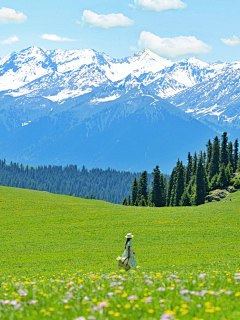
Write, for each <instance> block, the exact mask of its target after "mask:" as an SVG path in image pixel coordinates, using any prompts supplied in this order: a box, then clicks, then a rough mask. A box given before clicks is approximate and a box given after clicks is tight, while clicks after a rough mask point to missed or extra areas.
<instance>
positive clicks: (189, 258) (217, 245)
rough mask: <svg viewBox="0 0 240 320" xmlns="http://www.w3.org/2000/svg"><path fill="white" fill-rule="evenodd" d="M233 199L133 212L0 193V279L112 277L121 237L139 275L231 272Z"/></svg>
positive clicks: (237, 204) (234, 259) (238, 220)
mask: <svg viewBox="0 0 240 320" xmlns="http://www.w3.org/2000/svg"><path fill="white" fill-rule="evenodd" d="M239 196H240V193H239V192H237V193H234V194H231V195H229V196H228V198H227V199H226V200H225V201H226V202H219V203H209V204H205V205H202V206H199V207H179V208H140V207H125V206H120V205H113V204H109V203H106V202H103V201H95V200H84V199H79V198H74V197H70V196H59V195H54V194H49V193H46V192H38V191H32V190H22V189H15V188H6V187H0V217H1V220H0V221H1V223H0V243H1V245H0V255H1V258H0V259H1V264H0V274H1V275H3V274H11V275H22V274H24V275H25V276H27V275H34V274H36V273H41V274H42V275H44V274H46V275H47V274H53V273H55V272H60V271H62V270H64V269H66V270H68V271H70V272H74V271H76V270H79V269H82V270H83V271H84V272H89V271H92V272H96V271H99V268H102V269H103V270H104V271H106V272H111V271H116V266H117V262H116V257H117V256H119V255H121V254H122V253H123V250H124V241H125V238H124V236H125V235H126V233H128V232H131V233H133V234H134V235H135V237H134V239H133V250H134V251H135V252H136V260H137V262H138V265H140V266H141V268H142V269H144V270H145V271H153V272H158V271H161V270H166V269H168V268H173V267H172V266H175V268H177V267H181V270H183V269H184V268H186V270H189V267H191V266H192V267H194V266H198V265H206V266H207V265H209V266H212V265H214V264H216V265H221V264H222V265H226V264H229V265H231V266H234V267H235V266H236V267H237V266H238V264H239V260H240V259H239V253H240V245H239V243H240V232H239V230H240V199H239ZM230 198H231V199H232V201H230Z"/></svg>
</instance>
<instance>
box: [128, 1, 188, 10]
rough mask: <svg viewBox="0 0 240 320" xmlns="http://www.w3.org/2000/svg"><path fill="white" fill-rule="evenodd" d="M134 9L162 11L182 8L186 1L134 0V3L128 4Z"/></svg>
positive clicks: (184, 6)
mask: <svg viewBox="0 0 240 320" xmlns="http://www.w3.org/2000/svg"><path fill="white" fill-rule="evenodd" d="M129 6H130V7H132V8H134V9H140V10H146V11H157V12H162V11H165V10H171V9H175V10H177V9H184V8H186V6H187V5H186V3H184V2H182V1H181V0H134V5H133V4H130V5H129Z"/></svg>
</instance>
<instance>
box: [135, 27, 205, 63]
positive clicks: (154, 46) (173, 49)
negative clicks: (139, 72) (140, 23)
mask: <svg viewBox="0 0 240 320" xmlns="http://www.w3.org/2000/svg"><path fill="white" fill-rule="evenodd" d="M138 45H139V47H140V49H150V50H151V51H153V52H154V53H156V54H158V55H160V56H162V57H166V58H177V57H181V56H184V55H186V54H203V53H208V52H209V51H211V47H210V46H209V45H207V44H205V43H204V42H202V41H201V40H198V39H197V38H195V37H184V36H180V37H176V38H160V37H158V36H155V35H154V34H153V33H151V32H146V31H143V32H142V33H141V35H140V39H139V41H138Z"/></svg>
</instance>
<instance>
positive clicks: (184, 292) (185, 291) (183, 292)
mask: <svg viewBox="0 0 240 320" xmlns="http://www.w3.org/2000/svg"><path fill="white" fill-rule="evenodd" d="M186 293H189V291H188V290H187V289H185V290H181V291H180V294H181V295H184V294H186Z"/></svg>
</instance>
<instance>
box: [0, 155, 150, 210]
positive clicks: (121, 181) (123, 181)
mask: <svg viewBox="0 0 240 320" xmlns="http://www.w3.org/2000/svg"><path fill="white" fill-rule="evenodd" d="M140 175H141V173H130V172H121V171H116V170H113V169H107V170H102V169H92V170H87V169H86V168H85V167H84V166H83V168H82V169H81V170H79V169H78V168H77V166H76V165H68V166H66V167H62V166H51V165H49V166H38V167H36V168H33V167H28V166H23V165H22V164H21V165H19V164H18V163H13V162H11V163H10V164H6V160H0V185H2V186H8V187H16V188H26V189H33V190H40V191H48V192H51V193H56V194H65V195H71V196H76V197H81V198H86V199H99V200H105V201H108V202H112V203H119V204H120V203H121V202H122V199H123V198H124V197H125V196H126V195H128V194H129V193H130V192H131V185H132V181H133V178H134V177H135V176H136V177H138V178H140ZM149 179H151V177H150V176H149Z"/></svg>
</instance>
